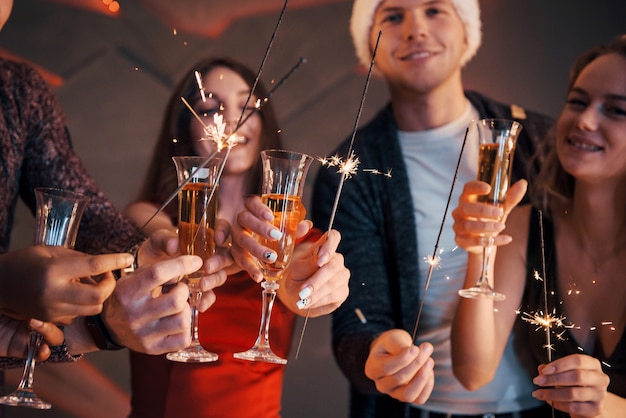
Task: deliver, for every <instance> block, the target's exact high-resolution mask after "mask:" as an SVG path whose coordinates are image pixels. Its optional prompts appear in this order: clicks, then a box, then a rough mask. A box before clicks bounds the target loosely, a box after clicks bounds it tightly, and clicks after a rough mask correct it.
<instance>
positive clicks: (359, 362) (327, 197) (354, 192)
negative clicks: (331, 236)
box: [312, 92, 553, 418]
mask: <svg viewBox="0 0 626 418" xmlns="http://www.w3.org/2000/svg"><path fill="white" fill-rule="evenodd" d="M466 96H467V97H468V99H469V100H470V101H471V103H472V105H473V106H474V107H475V108H476V109H477V110H478V112H479V114H480V116H481V118H505V119H517V120H518V121H519V122H520V123H522V125H523V130H522V132H521V134H520V137H519V139H518V142H517V148H516V151H515V162H514V164H513V171H514V173H513V176H512V177H513V178H512V180H513V181H515V180H518V179H520V178H528V173H527V167H528V162H529V159H530V157H531V156H532V154H533V152H534V150H535V146H536V144H537V143H538V142H539V141H540V140H541V139H542V138H543V137H544V135H545V134H546V133H547V131H548V130H549V128H550V127H551V126H552V124H553V121H552V119H550V118H548V117H546V116H543V115H539V114H537V113H531V112H524V111H523V109H519V108H517V110H516V111H515V112H514V113H515V115H516V116H519V115H520V113H521V115H522V118H521V119H520V118H514V117H513V115H512V112H511V109H512V107H511V106H508V105H504V104H501V103H497V102H495V101H493V100H491V99H489V98H487V97H485V96H483V95H480V94H478V93H474V92H467V93H466ZM520 110H521V111H520ZM524 113H525V118H523V116H524ZM349 141H350V138H348V139H347V140H346V141H344V142H343V143H342V144H341V145H340V146H339V147H338V148H337V149H336V150H335V151H334V153H336V154H338V155H340V156H345V155H346V154H347V151H348V148H349ZM353 149H354V153H355V155H356V156H357V157H358V158H359V160H360V161H361V164H360V168H368V169H378V170H380V171H382V172H386V171H387V170H388V169H390V168H393V176H392V177H391V178H388V177H385V176H380V175H379V176H375V175H368V174H365V173H361V174H358V175H356V176H354V177H352V178H351V179H349V180H347V181H346V182H345V183H344V186H343V190H342V194H341V198H340V201H339V206H338V209H337V213H336V217H335V220H334V224H333V227H334V228H335V229H337V230H338V231H339V232H341V234H342V241H341V245H340V247H339V251H340V252H341V253H342V254H343V255H344V256H345V263H346V266H347V267H348V268H349V269H350V271H351V279H350V295H349V297H348V299H347V300H346V301H345V302H344V303H343V305H342V306H341V307H339V308H338V309H337V310H336V311H335V312H334V314H333V327H332V337H333V340H332V343H333V351H334V355H335V358H336V360H337V363H338V364H339V366H340V368H341V370H342V371H343V373H344V374H345V376H346V377H347V378H348V380H349V381H350V385H351V408H350V409H351V417H367V418H369V417H372V418H373V417H381V418H382V417H385V418H391V417H403V416H405V413H406V408H405V405H404V404H402V403H401V402H398V401H396V400H394V399H392V398H390V397H388V396H387V395H382V394H380V393H379V392H378V391H377V390H376V388H375V385H374V382H373V381H371V380H370V379H369V378H367V377H366V376H365V374H364V366H365V361H366V359H367V356H368V354H369V347H370V344H371V343H372V341H373V340H374V338H375V337H376V336H377V335H379V334H380V333H382V332H384V331H387V330H390V329H393V328H401V329H404V330H406V331H408V332H409V333H410V334H412V333H413V327H414V325H415V321H416V318H417V311H418V308H419V302H420V296H421V291H422V289H420V288H419V287H420V285H419V283H420V282H419V281H418V280H417V278H418V277H419V274H420V273H419V268H418V265H417V264H416V262H415V260H417V237H416V235H415V229H416V224H415V219H414V216H413V210H412V209H411V208H412V206H413V202H412V198H411V192H410V186H409V178H408V176H407V172H406V167H405V165H404V160H403V158H402V151H401V149H400V143H399V140H398V136H397V126H396V124H395V122H394V120H393V114H392V111H391V105H390V104H388V105H387V106H385V107H384V108H383V109H382V110H381V111H380V112H379V113H378V114H377V115H376V116H375V117H374V119H373V120H371V121H370V122H369V123H368V124H367V125H366V126H364V127H362V128H361V129H359V130H358V132H357V135H356V137H355V141H354V146H353ZM334 153H333V154H334ZM530 171H531V172H532V171H536V169H531V170H530ZM450 174H451V176H450V181H451V182H452V175H453V173H450ZM339 179H340V176H339V175H338V174H337V173H336V172H335V171H334V170H329V169H322V170H320V172H319V174H318V176H317V178H316V181H315V186H314V191H313V202H312V216H313V221H314V223H315V225H316V226H317V227H319V228H321V229H322V230H326V229H327V226H328V222H329V219H330V213H331V209H332V205H333V200H334V196H335V194H336V192H337V186H338V183H339ZM356 308H360V309H361V311H362V312H363V313H365V316H366V317H367V323H366V324H363V323H361V321H360V320H359V318H358V316H357V315H356V314H355V309H356Z"/></svg>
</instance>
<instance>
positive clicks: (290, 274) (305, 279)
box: [278, 229, 350, 317]
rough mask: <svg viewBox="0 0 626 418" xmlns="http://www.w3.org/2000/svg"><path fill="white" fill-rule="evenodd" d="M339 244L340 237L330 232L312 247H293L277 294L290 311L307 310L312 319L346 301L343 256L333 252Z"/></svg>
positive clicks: (345, 276) (303, 244)
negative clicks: (296, 309)
mask: <svg viewBox="0 0 626 418" xmlns="http://www.w3.org/2000/svg"><path fill="white" fill-rule="evenodd" d="M340 241H341V235H340V234H339V232H338V231H336V230H334V229H333V230H331V231H330V233H329V234H327V235H326V234H325V235H324V236H322V237H321V238H320V239H319V240H317V242H315V243H313V244H311V243H301V244H299V245H297V246H296V248H295V250H294V253H293V256H292V262H291V264H290V266H289V268H288V269H287V272H286V273H285V277H284V285H283V286H281V287H280V288H279V290H278V292H279V296H280V298H281V300H282V301H283V303H285V305H287V306H288V307H289V308H290V309H292V310H294V307H297V308H298V309H300V310H302V309H305V308H309V316H311V317H316V316H321V315H326V314H328V313H330V312H332V311H334V310H335V309H337V307H339V305H341V304H342V303H343V302H344V301H345V300H346V298H347V297H348V293H349V288H348V281H349V279H350V271H349V270H348V269H347V268H346V267H345V266H344V259H343V255H341V254H339V253H337V252H336V251H337V246H338V245H339V242H340ZM294 312H296V313H299V312H297V311H295V310H294Z"/></svg>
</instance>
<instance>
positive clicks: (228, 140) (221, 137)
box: [138, 58, 306, 234]
mask: <svg viewBox="0 0 626 418" xmlns="http://www.w3.org/2000/svg"><path fill="white" fill-rule="evenodd" d="M305 62H306V59H304V58H300V59H299V60H298V62H297V63H296V64H294V65H293V66H292V67H291V68H290V69H289V71H288V72H287V73H286V74H285V75H284V76H283V77H282V78H281V79H280V80H279V81H278V82H277V83H276V84H275V85H274V87H273V88H272V89H271V90H270V91H269V92H268V93H267V96H266V97H264V98H263V99H262V100H258V101H257V103H256V105H255V107H254V108H253V109H252V111H249V112H248V113H247V114H246V115H245V117H243V118H242V119H241V120H240V121H239V122H238V123H237V126H236V127H235V129H233V131H232V132H231V133H230V134H229V135H227V134H226V128H225V124H224V123H223V121H221V120H220V119H218V120H217V122H219V124H220V125H224V126H220V127H209V126H208V125H206V124H205V123H204V121H203V120H202V118H201V117H200V116H199V115H198V114H197V113H196V112H195V111H194V110H193V108H192V107H191V105H190V104H189V102H188V101H187V100H185V98H184V97H181V100H182V101H183V103H184V104H185V106H187V108H188V109H189V110H190V111H191V112H192V114H193V115H194V117H195V118H196V119H198V121H199V122H200V123H201V124H202V126H203V128H204V131H205V134H207V138H205V139H207V140H211V141H215V142H216V145H217V150H216V151H215V152H213V153H212V154H211V155H209V156H208V157H207V158H206V159H205V160H204V161H203V162H202V164H200V166H199V167H197V168H196V169H195V170H194V171H193V172H192V173H191V175H190V176H189V178H187V179H185V180H184V181H183V182H182V183H181V185H180V186H178V187H177V188H176V190H174V191H173V192H172V193H171V194H170V195H169V196H168V197H167V199H165V201H164V202H163V203H162V204H161V206H159V208H158V209H157V210H156V211H155V212H154V213H153V214H152V216H151V217H150V218H149V219H148V220H147V221H146V222H145V223H144V224H143V225H142V226H141V228H139V231H138V234H139V233H140V232H141V231H143V230H144V229H145V227H146V226H147V225H148V224H149V223H150V222H151V221H152V220H153V219H154V218H155V217H156V216H157V215H158V214H159V213H160V212H161V211H163V209H164V208H165V207H166V206H167V205H168V204H169V203H170V202H171V201H172V200H173V199H174V198H175V197H176V196H177V195H178V192H179V191H181V190H182V189H183V187H185V185H187V183H189V181H191V179H192V178H193V177H194V175H195V174H196V171H198V170H200V169H201V168H203V167H204V166H206V165H207V164H208V163H209V162H210V161H211V160H212V159H213V158H214V157H215V156H216V155H217V154H218V153H219V152H220V151H222V150H223V149H224V148H226V149H227V154H226V155H228V154H229V151H230V149H231V148H232V147H233V146H235V145H237V143H238V142H239V139H238V138H240V136H238V135H236V133H237V131H238V130H239V128H240V127H241V126H242V125H243V124H244V123H246V121H247V120H248V118H250V117H251V116H252V115H254V114H255V113H256V112H258V111H259V110H261V109H262V108H263V105H264V104H265V103H267V102H269V100H270V98H271V97H272V95H273V94H274V93H275V92H276V90H278V88H280V87H281V86H282V85H283V83H285V81H287V80H288V79H289V77H291V76H292V74H293V73H294V72H295V71H296V70H297V69H298V68H300V66H301V65H302V64H304V63H305ZM244 109H245V107H244ZM242 115H243V113H242ZM217 116H220V115H217ZM214 122H215V119H214ZM213 128H214V129H213ZM220 132H221V133H222V134H220ZM220 144H221V145H220ZM225 163H226V157H224V160H223V161H222V164H221V165H220V171H219V173H218V176H217V181H216V183H215V185H217V184H218V183H219V178H220V177H221V174H222V171H223V169H224V164H225ZM215 185H214V186H215ZM214 189H215V187H214ZM212 195H213V191H211V196H212Z"/></svg>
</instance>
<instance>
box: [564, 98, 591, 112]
mask: <svg viewBox="0 0 626 418" xmlns="http://www.w3.org/2000/svg"><path fill="white" fill-rule="evenodd" d="M566 103H567V105H568V107H570V108H574V109H584V108H586V107H587V100H585V99H583V98H582V97H579V96H570V97H568V98H567V102H566Z"/></svg>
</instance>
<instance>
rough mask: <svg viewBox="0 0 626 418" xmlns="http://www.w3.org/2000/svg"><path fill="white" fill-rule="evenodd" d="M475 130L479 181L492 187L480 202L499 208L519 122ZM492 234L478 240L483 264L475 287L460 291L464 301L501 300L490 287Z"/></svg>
mask: <svg viewBox="0 0 626 418" xmlns="http://www.w3.org/2000/svg"><path fill="white" fill-rule="evenodd" d="M476 127H477V130H478V143H479V147H480V148H479V151H478V180H480V181H484V182H485V183H489V185H491V190H490V192H489V194H487V195H483V196H479V197H478V201H479V202H485V203H489V204H491V205H494V206H502V205H503V204H504V202H505V200H506V195H507V192H508V191H509V186H510V184H511V169H512V167H513V156H514V152H515V144H516V142H517V137H518V135H519V133H520V132H521V130H522V125H521V124H519V123H518V122H515V121H512V120H506V119H482V120H480V121H478V123H477V124H476ZM494 240H495V235H493V234H487V233H486V234H484V235H483V236H482V239H481V244H482V247H483V263H482V269H481V273H480V277H479V278H478V281H477V282H476V284H475V285H474V286H472V287H470V288H468V289H461V290H459V295H461V296H463V297H465V298H489V299H493V300H498V301H500V300H504V299H505V298H506V296H505V295H503V294H502V293H498V292H496V291H495V290H494V289H493V288H492V287H491V285H490V284H489V281H490V277H489V274H490V273H489V271H490V266H489V255H490V254H491V250H492V249H493V244H494Z"/></svg>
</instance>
